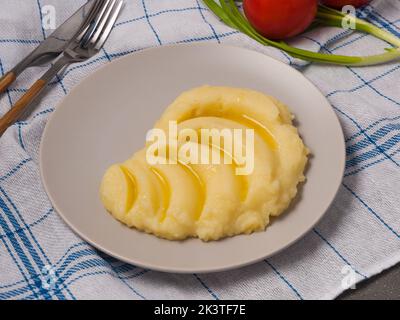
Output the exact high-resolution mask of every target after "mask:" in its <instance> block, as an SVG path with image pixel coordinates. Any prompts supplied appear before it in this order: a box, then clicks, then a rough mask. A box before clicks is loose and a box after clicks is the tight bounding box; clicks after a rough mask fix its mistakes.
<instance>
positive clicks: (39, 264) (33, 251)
mask: <svg viewBox="0 0 400 320" xmlns="http://www.w3.org/2000/svg"><path fill="white" fill-rule="evenodd" d="M0 192H1V193H2V194H3V196H4V197H5V198H6V199H7V201H8V202H9V203H10V204H11V206H12V208H13V209H14V211H15V213H16V214H17V216H18V217H19V219H20V220H21V222H22V223H23V225H24V226H25V228H26V231H27V232H28V233H29V235H30V237H31V238H32V240H33V242H34V243H35V244H36V246H37V248H38V249H39V251H40V253H41V254H42V255H43V257H44V258H45V260H46V263H47V265H50V266H51V262H50V260H49V258H48V257H47V255H46V254H45V252H44V250H43V249H42V247H41V246H40V244H39V242H38V241H37V240H36V238H35V236H34V235H33V232H32V231H31V230H30V228H29V226H28V225H27V224H26V222H25V220H24V218H23V216H22V215H21V213H20V212H19V210H18V209H17V207H16V205H15V204H14V203H13V201H12V200H11V198H10V197H9V196H8V195H7V193H6V192H5V191H4V189H3V188H2V187H0ZM4 205H5V203H4ZM6 208H7V209H8V207H6ZM3 211H4V210H3ZM5 212H6V213H9V214H8V215H7V216H8V218H9V221H10V222H11V224H12V225H13V227H14V229H15V230H17V229H21V228H22V227H21V225H20V224H19V223H18V221H17V219H15V217H14V215H13V214H12V213H11V211H10V210H8V211H5ZM17 235H18V237H19V238H20V239H21V240H22V242H23V244H24V246H25V247H26V248H27V250H28V252H29V254H30V256H31V257H32V259H33V261H34V262H35V264H36V266H37V267H38V268H39V270H40V272H41V270H42V269H43V267H44V266H45V265H46V264H45V263H44V262H43V260H42V259H41V258H40V256H39V254H38V252H37V251H36V249H35V248H34V246H33V245H32V243H31V242H30V241H29V239H28V236H27V235H26V234H25V232H24V230H22V231H20V232H18V233H17ZM40 286H41V284H40ZM41 288H42V286H41ZM42 290H43V291H44V292H45V294H44V296H45V298H46V299H49V298H51V296H50V295H49V294H48V291H47V290H45V289H43V288H42ZM57 297H58V298H60V299H65V296H64V295H63V294H59V295H57Z"/></svg>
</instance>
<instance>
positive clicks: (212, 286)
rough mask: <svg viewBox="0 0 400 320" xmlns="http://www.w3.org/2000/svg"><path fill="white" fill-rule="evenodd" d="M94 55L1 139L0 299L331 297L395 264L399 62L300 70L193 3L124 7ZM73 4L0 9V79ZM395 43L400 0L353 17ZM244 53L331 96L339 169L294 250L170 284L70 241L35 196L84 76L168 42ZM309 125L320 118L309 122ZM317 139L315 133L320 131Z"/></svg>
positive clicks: (325, 36) (151, 0)
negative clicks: (276, 62) (43, 144)
mask: <svg viewBox="0 0 400 320" xmlns="http://www.w3.org/2000/svg"><path fill="white" fill-rule="evenodd" d="M125 2H126V6H125V9H124V10H123V13H122V15H121V17H120V18H119V21H118V23H117V25H116V27H115V29H114V31H113V33H112V35H111V37H110V40H109V41H108V42H107V44H106V46H105V48H104V50H102V51H101V52H100V54H99V55H97V56H96V57H94V58H92V59H91V60H89V61H87V62H85V63H81V64H78V65H73V66H71V67H69V68H68V70H67V71H66V72H65V73H64V74H63V75H62V76H60V77H59V78H57V79H56V80H54V81H53V82H52V83H51V84H50V88H49V90H48V92H47V94H46V96H45V97H44V98H43V99H42V100H41V102H40V103H39V105H38V106H37V108H36V110H35V111H34V112H33V114H32V115H31V116H30V117H29V118H28V119H27V120H26V121H23V122H18V123H17V124H15V125H13V126H12V127H11V128H10V129H9V130H8V131H7V132H6V134H5V135H4V136H3V137H1V138H0V299H88V298H97V299H100V298H112V299H117V298H120V299H156V298H158V299H172V298H182V299H251V298H253V299H331V298H334V297H335V296H337V295H338V294H340V293H341V292H342V291H343V290H344V289H345V288H346V287H347V286H349V285H350V284H351V280H352V278H354V279H356V280H357V281H361V280H363V279H366V278H369V277H371V276H373V275H375V274H377V273H379V272H381V271H382V270H383V269H386V268H388V267H390V266H392V265H394V264H396V263H397V262H399V261H400V210H399V198H400V191H399V190H400V174H399V165H400V155H399V151H400V65H399V63H398V62H397V63H392V64H387V65H384V66H376V67H368V68H346V67H332V66H322V65H314V64H312V65H309V64H306V63H303V62H300V61H297V60H293V59H292V58H290V57H289V56H288V55H286V54H285V53H283V52H280V51H278V50H276V49H272V48H266V47H262V46H261V45H259V44H257V43H256V42H254V41H252V40H251V39H249V38H247V37H246V36H244V35H242V34H239V33H238V32H236V31H234V30H232V29H230V28H229V27H227V26H225V25H224V24H223V23H221V22H220V21H219V20H218V19H217V18H215V16H214V15H213V14H212V13H211V12H209V11H208V10H207V9H206V7H205V6H204V4H203V3H202V2H201V0H126V1H125ZM83 3H84V0H70V1H64V0H0V8H1V9H0V72H1V73H4V72H6V71H7V70H9V69H11V68H12V67H13V66H14V65H15V64H16V63H17V62H18V61H19V60H20V59H21V58H22V57H24V56H25V55H26V54H28V53H29V52H30V51H31V50H32V49H33V48H34V47H35V46H37V45H38V44H39V43H40V42H41V41H42V40H43V39H44V38H45V37H46V36H48V35H49V34H50V33H51V30H46V28H44V27H43V24H42V23H41V21H44V20H46V18H47V13H48V12H49V8H51V7H48V6H49V5H50V6H53V7H54V8H55V12H56V21H57V25H58V24H60V23H61V22H62V21H64V20H65V19H66V18H67V17H68V16H70V15H71V14H72V13H73V12H74V11H75V10H76V9H77V8H79V6H80V5H82V4H83ZM359 14H360V15H361V16H362V17H365V18H366V19H367V20H369V21H371V22H372V23H374V24H375V25H377V26H379V27H380V28H385V29H387V30H389V31H390V32H392V33H394V34H396V35H398V36H400V1H399V0H380V1H379V0H378V1H373V2H372V4H371V5H370V6H368V7H366V8H365V9H363V11H361V12H360V13H359ZM197 41H209V42H213V43H226V44H230V45H235V46H241V47H247V48H250V49H253V50H257V51H260V52H262V53H264V54H266V55H270V56H273V57H275V58H277V59H280V60H282V61H283V62H285V63H288V64H291V65H293V67H295V68H298V69H299V70H300V71H302V72H303V73H304V75H305V76H306V77H307V78H308V79H310V80H311V81H312V82H313V83H314V84H315V85H316V86H317V87H318V88H319V89H320V90H321V91H322V92H323V93H324V94H325V95H326V97H327V98H328V99H329V101H330V102H331V103H332V106H333V108H334V110H335V111H336V113H337V115H338V117H339V119H340V121H341V124H342V126H343V129H344V132H345V136H346V145H347V166H346V172H345V177H344V180H343V183H342V186H341V188H340V191H339V194H338V196H337V199H336V201H335V202H334V204H333V206H332V207H331V209H330V210H329V212H328V213H327V214H326V216H325V218H324V219H323V220H322V221H321V222H320V223H319V224H318V225H317V226H316V227H315V228H314V229H313V230H312V231H311V232H310V233H309V234H308V235H307V236H305V237H304V238H303V239H302V240H300V241H299V242H297V243H296V244H295V245H293V246H291V247H290V248H288V249H287V250H285V251H284V252H282V253H280V254H278V255H276V256H274V257H272V258H270V259H268V260H265V261H263V262H260V263H257V264H255V265H252V266H249V267H246V268H242V269H237V270H233V271H229V272H223V273H215V274H194V275H190V274H189V275H176V274H163V273H159V272H154V271H150V270H144V269H141V268H137V267H135V266H132V265H128V264H125V263H122V262H120V261H117V260H115V259H113V258H111V257H109V256H107V255H105V254H102V253H100V252H98V251H97V250H95V249H94V248H92V247H91V246H90V245H88V244H87V243H85V242H84V241H82V240H81V239H80V238H79V237H77V236H76V235H75V234H74V233H73V232H72V231H71V230H70V229H69V228H68V227H67V226H66V225H65V224H64V223H63V222H62V220H61V219H60V218H59V216H58V215H57V213H56V212H55V211H54V209H53V208H52V205H51V203H50V202H49V200H48V198H47V196H46V194H45V192H44V191H43V188H42V185H41V182H40V177H39V168H38V148H39V143H40V138H41V135H42V132H43V128H44V126H45V124H46V121H47V119H48V117H49V116H50V114H51V113H52V112H53V111H54V110H55V109H56V108H57V103H58V102H59V101H60V100H61V99H62V98H63V97H64V96H65V95H66V94H68V92H69V91H70V90H71V89H72V88H73V86H75V85H76V84H78V83H79V82H80V81H81V80H82V79H83V78H84V77H85V76H87V75H88V74H91V73H92V72H94V71H95V70H96V69H97V68H99V67H101V66H102V65H104V64H107V63H109V62H110V61H112V60H115V59H118V58H119V57H121V56H124V55H126V54H130V53H134V52H137V51H140V50H142V49H144V48H148V47H153V46H160V45H164V44H171V43H190V42H197ZM295 43H296V45H299V46H302V47H305V48H309V49H313V50H321V51H325V52H333V53H337V54H356V53H360V54H370V53H373V52H379V51H382V50H383V48H385V47H387V46H388V45H387V44H385V43H383V42H381V41H378V40H376V39H374V38H372V37H370V36H365V35H361V34H351V32H349V31H343V30H339V29H332V28H324V29H319V30H315V31H312V32H310V33H307V34H305V35H302V36H300V37H298V38H297V39H296V40H295ZM44 70H45V68H33V69H30V70H28V71H27V72H25V73H24V74H23V75H22V76H21V77H20V78H19V79H18V81H17V82H16V84H15V85H13V86H12V87H11V88H10V89H9V90H8V91H7V92H6V93H5V94H3V95H2V96H1V99H0V114H4V113H5V112H6V111H7V110H8V109H9V108H10V105H12V103H13V102H15V101H16V100H17V99H18V97H20V96H21V94H23V93H24V92H25V91H26V89H27V88H28V87H29V86H30V84H32V83H33V81H34V80H35V79H37V78H38V77H39V76H40V75H41V74H42V73H43V72H44ZM316 120H317V119H316ZM321 135H323V132H322V133H321Z"/></svg>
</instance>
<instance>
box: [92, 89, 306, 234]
mask: <svg viewBox="0 0 400 320" xmlns="http://www.w3.org/2000/svg"><path fill="white" fill-rule="evenodd" d="M292 119H293V116H292V114H291V113H290V111H289V110H288V108H287V107H286V106H285V105H283V104H282V103H280V102H279V101H278V100H276V99H275V98H273V97H270V96H266V95H264V94H262V93H259V92H256V91H252V90H246V89H237V88H228V87H209V86H204V87H200V88H195V89H193V90H190V91H187V92H185V93H183V94H182V95H181V96H179V97H178V98H177V99H176V100H175V101H174V102H173V103H172V104H171V105H170V106H169V107H168V108H167V110H166V111H165V113H164V114H163V115H162V117H161V119H160V120H159V121H158V123H157V124H156V126H155V127H156V128H159V129H163V130H164V131H166V132H168V129H169V126H168V124H169V122H170V121H176V122H177V123H178V125H179V129H185V128H191V129H194V130H201V129H205V128H216V129H222V128H225V129H228V130H233V129H248V128H250V129H253V130H254V169H253V171H252V172H251V173H250V174H249V175H237V174H236V171H235V162H234V161H233V162H232V164H225V163H222V164H207V165H206V164H183V163H179V162H178V163H177V164H154V165H151V164H149V162H148V161H146V160H147V158H146V148H145V149H143V150H140V151H139V152H137V153H136V154H135V155H134V156H133V157H132V158H131V159H129V160H127V161H126V162H124V163H122V164H115V165H113V166H111V167H110V168H109V169H108V170H107V172H106V173H105V175H104V178H103V181H102V184H101V190H100V194H101V199H102V202H103V204H104V206H105V208H106V209H107V210H108V211H109V212H110V213H111V214H112V215H113V216H114V217H115V218H116V219H118V220H119V221H121V222H122V223H124V224H126V225H127V226H129V227H134V228H136V229H139V230H142V231H145V232H147V233H151V234H154V235H156V236H158V237H161V238H165V239H169V240H182V239H186V238H189V237H198V238H200V239H202V240H204V241H210V240H218V239H221V238H224V237H228V236H234V235H238V234H250V233H252V232H255V231H263V230H265V228H266V226H267V225H268V224H269V223H270V217H273V216H279V215H280V214H281V213H282V212H283V211H284V210H285V209H286V208H287V207H288V206H289V204H290V202H291V200H292V199H293V198H294V197H295V196H296V193H297V188H298V184H299V183H300V182H302V181H304V180H305V177H304V174H303V173H304V170H305V166H306V163H307V155H308V150H307V148H306V147H305V145H304V144H303V141H302V139H301V138H300V136H299V134H298V131H297V129H296V128H295V127H294V126H293V125H292ZM199 144H201V142H199ZM208 147H209V146H206V145H200V146H199V148H200V150H201V149H202V148H208Z"/></svg>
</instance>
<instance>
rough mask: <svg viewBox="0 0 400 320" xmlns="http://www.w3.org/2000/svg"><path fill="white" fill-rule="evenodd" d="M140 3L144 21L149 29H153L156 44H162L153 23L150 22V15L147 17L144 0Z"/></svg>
mask: <svg viewBox="0 0 400 320" xmlns="http://www.w3.org/2000/svg"><path fill="white" fill-rule="evenodd" d="M142 5H143V10H144V14H145V16H146V21H147V23H148V25H149V26H150V29H151V30H152V31H153V33H154V35H155V36H156V39H157V42H158V44H159V45H162V42H161V39H160V36H159V35H158V33H157V31H156V29H154V27H153V25H152V24H151V22H150V17H149V14H148V12H147V7H146V3H145V0H142Z"/></svg>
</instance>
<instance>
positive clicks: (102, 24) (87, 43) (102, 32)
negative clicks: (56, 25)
mask: <svg viewBox="0 0 400 320" xmlns="http://www.w3.org/2000/svg"><path fill="white" fill-rule="evenodd" d="M122 5H123V0H105V2H104V6H103V7H102V8H101V9H100V10H99V12H98V14H97V15H96V16H95V17H93V19H92V20H91V21H90V23H89V24H88V25H87V26H86V27H85V28H84V29H83V31H82V32H81V33H80V34H78V35H77V36H76V37H75V39H74V40H73V41H71V43H70V44H69V45H68V47H67V48H66V49H65V50H64V51H63V52H62V53H61V54H60V56H59V57H58V58H57V59H56V60H55V62H54V64H53V66H52V67H51V68H50V69H49V70H48V71H47V72H46V73H45V74H44V75H43V76H42V77H41V78H40V79H39V80H37V81H36V82H35V83H34V84H33V85H32V86H31V87H30V88H29V90H28V91H27V92H26V93H25V94H24V95H23V96H22V97H21V98H20V99H19V100H18V101H17V102H16V103H15V105H14V106H13V107H12V108H11V109H10V110H9V111H8V112H7V113H6V114H5V115H4V116H3V117H2V118H1V119H0V136H1V135H2V134H3V133H4V132H5V131H6V130H7V128H8V127H9V126H11V125H12V124H14V123H15V122H17V121H18V120H20V119H21V118H22V117H23V115H24V114H25V113H26V112H27V111H28V109H29V107H30V106H32V102H33V101H34V100H35V99H36V98H37V97H38V96H39V94H40V93H41V92H42V91H43V89H44V88H45V87H46V86H47V84H48V83H49V82H50V81H51V80H52V79H53V78H54V77H55V76H56V75H57V74H58V73H59V72H61V71H63V70H65V68H67V67H68V66H69V65H71V64H72V63H79V62H83V61H85V60H87V59H90V58H91V57H93V56H94V55H96V54H97V53H98V52H99V51H100V50H101V48H102V47H103V45H104V43H105V42H106V41H107V39H108V36H109V35H110V33H111V31H112V29H113V26H114V24H115V22H116V20H117V18H118V15H119V13H120V11H121V9H122Z"/></svg>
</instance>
